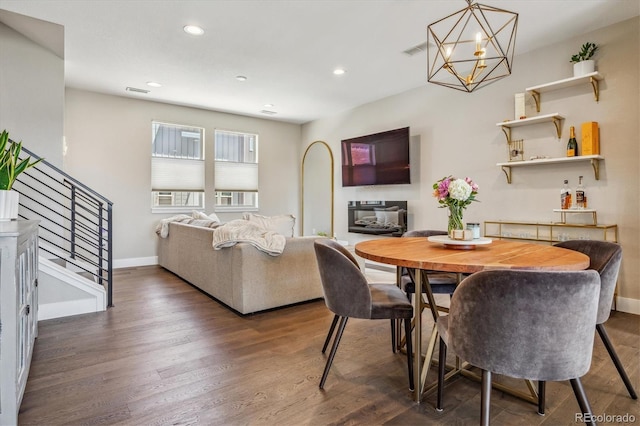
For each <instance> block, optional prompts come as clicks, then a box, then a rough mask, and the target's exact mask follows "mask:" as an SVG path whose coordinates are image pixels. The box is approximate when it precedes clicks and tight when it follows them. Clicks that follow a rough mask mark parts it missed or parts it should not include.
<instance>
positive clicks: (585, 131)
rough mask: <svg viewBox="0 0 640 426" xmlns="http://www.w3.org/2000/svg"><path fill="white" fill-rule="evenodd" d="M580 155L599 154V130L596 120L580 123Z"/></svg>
mask: <svg viewBox="0 0 640 426" xmlns="http://www.w3.org/2000/svg"><path fill="white" fill-rule="evenodd" d="M581 138H582V155H599V154H600V130H599V129H598V122H597V121H587V122H586V123H582V135H581Z"/></svg>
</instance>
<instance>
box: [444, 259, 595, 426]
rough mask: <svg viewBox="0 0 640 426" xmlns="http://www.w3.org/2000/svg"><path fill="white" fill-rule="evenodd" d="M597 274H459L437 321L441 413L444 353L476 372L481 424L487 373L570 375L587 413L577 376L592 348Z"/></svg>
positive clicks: (567, 377) (486, 398) (486, 404)
mask: <svg viewBox="0 0 640 426" xmlns="http://www.w3.org/2000/svg"><path fill="white" fill-rule="evenodd" d="M599 295H600V276H599V275H598V273H597V272H596V271H588V270H587V271H531V270H492V271H482V272H477V273H475V274H473V275H471V276H469V277H467V278H465V279H464V280H463V281H462V282H461V283H460V284H459V285H458V287H457V289H456V291H455V293H454V294H453V297H452V299H451V307H450V309H449V315H447V316H440V317H439V318H438V322H437V327H438V333H439V334H440V354H439V367H438V394H437V403H436V408H437V409H438V410H442V408H443V407H442V403H443V391H444V374H445V361H446V353H447V350H448V349H449V350H451V351H453V352H454V353H455V354H456V355H457V356H459V357H460V358H462V359H463V360H465V361H467V362H469V364H471V365H472V366H475V367H478V368H480V369H482V388H481V395H482V403H481V422H480V423H481V424H483V425H488V424H489V405H490V392H491V374H492V373H497V374H503V375H505V376H509V377H514V378H519V379H528V380H538V383H544V382H545V381H549V380H551V381H562V380H569V381H570V382H571V386H572V388H573V391H574V393H575V395H576V399H577V400H578V404H579V406H580V409H581V411H582V413H583V414H584V415H585V417H588V416H589V415H591V414H592V413H591V407H590V405H589V402H588V400H587V397H586V395H585V393H584V389H583V387H582V383H581V381H580V377H582V376H583V375H584V374H586V372H587V371H588V370H589V367H590V365H591V355H592V351H593V339H594V333H593V328H594V327H595V324H596V315H597V311H598V297H599Z"/></svg>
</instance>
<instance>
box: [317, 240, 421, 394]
mask: <svg viewBox="0 0 640 426" xmlns="http://www.w3.org/2000/svg"><path fill="white" fill-rule="evenodd" d="M314 248H315V252H316V259H317V261H318V268H319V270H320V280H321V282H322V289H323V291H324V300H325V304H326V305H327V308H329V310H330V311H331V312H333V313H334V314H335V316H334V319H333V322H332V324H331V328H330V330H329V334H328V335H327V339H326V341H325V344H324V347H323V349H322V352H323V353H324V351H325V349H326V347H327V344H328V342H329V340H330V339H331V336H332V334H333V330H334V328H335V326H336V323H337V320H338V319H339V320H340V325H339V326H338V330H337V332H336V335H335V337H334V339H333V345H332V347H331V352H330V353H329V357H328V358H327V364H326V365H325V368H324V372H323V373H322V378H321V379H320V389H323V388H324V384H325V381H326V380H327V375H328V374H329V369H330V368H331V364H332V363H333V359H334V358H335V355H336V352H337V350H338V345H339V344H340V339H341V338H342V335H343V333H344V329H345V327H346V325H347V320H348V319H349V318H362V319H388V320H390V322H391V333H392V336H391V343H392V346H393V348H394V349H395V328H394V325H395V321H396V320H398V319H401V320H404V324H405V333H406V334H407V336H411V318H412V317H413V306H412V305H411V302H409V301H408V300H407V297H406V295H405V293H404V292H403V291H402V290H400V288H398V287H397V286H395V285H393V284H369V283H368V282H367V279H366V277H365V276H364V274H363V273H362V271H360V268H359V267H358V263H357V261H356V260H355V259H354V258H353V256H352V255H351V253H349V251H348V250H347V249H345V248H344V247H343V246H342V245H341V244H339V243H338V242H336V241H333V240H330V239H319V240H316V241H315V242H314ZM394 352H395V350H394ZM407 368H408V371H409V388H410V389H412V390H413V389H414V385H413V363H412V348H411V338H409V339H407Z"/></svg>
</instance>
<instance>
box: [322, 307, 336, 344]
mask: <svg viewBox="0 0 640 426" xmlns="http://www.w3.org/2000/svg"><path fill="white" fill-rule="evenodd" d="M338 319H340V316H339V315H334V316H333V321H331V327H329V334H327V338H326V339H325V341H324V345H322V353H324V351H326V350H327V346H329V342H330V341H331V336H333V330H335V329H336V324H338Z"/></svg>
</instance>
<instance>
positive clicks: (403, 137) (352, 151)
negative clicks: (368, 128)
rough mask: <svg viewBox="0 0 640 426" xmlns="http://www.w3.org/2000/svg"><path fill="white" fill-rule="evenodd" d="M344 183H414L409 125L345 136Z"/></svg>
mask: <svg viewBox="0 0 640 426" xmlns="http://www.w3.org/2000/svg"><path fill="white" fill-rule="evenodd" d="M341 151H342V186H367V185H395V184H405V183H411V177H410V168H409V128H408V127H403V128H401V129H396V130H389V131H386V132H381V133H376V134H373V135H366V136H359V137H357V138H351V139H344V140H343V141H342V144H341Z"/></svg>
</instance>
